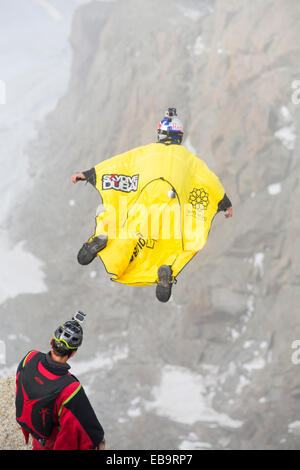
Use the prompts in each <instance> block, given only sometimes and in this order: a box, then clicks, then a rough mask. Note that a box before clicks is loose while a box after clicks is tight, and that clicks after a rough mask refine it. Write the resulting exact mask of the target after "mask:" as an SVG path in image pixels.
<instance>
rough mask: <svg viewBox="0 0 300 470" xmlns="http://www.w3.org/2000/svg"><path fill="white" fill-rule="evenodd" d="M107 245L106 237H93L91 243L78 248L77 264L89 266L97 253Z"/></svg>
mask: <svg viewBox="0 0 300 470" xmlns="http://www.w3.org/2000/svg"><path fill="white" fill-rule="evenodd" d="M106 245H107V236H106V235H99V237H94V238H93V240H92V241H90V242H88V243H84V244H83V245H82V247H81V248H80V250H79V252H78V255H77V260H78V263H79V264H83V265H86V264H90V263H91V262H92V261H93V259H95V258H96V256H97V253H99V251H101V250H103V248H105V247H106Z"/></svg>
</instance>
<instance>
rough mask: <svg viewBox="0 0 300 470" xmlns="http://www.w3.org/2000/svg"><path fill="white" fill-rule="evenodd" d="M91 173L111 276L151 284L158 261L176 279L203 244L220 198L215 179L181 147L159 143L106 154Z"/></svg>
mask: <svg viewBox="0 0 300 470" xmlns="http://www.w3.org/2000/svg"><path fill="white" fill-rule="evenodd" d="M95 172H96V189H97V190H98V191H99V193H100V194H101V196H102V199H103V206H104V208H105V211H103V212H101V213H100V214H99V215H98V216H97V217H96V229H95V234H94V236H98V235H100V234H106V235H107V236H108V243H107V246H106V248H105V249H104V250H102V251H100V252H99V253H98V256H99V258H101V260H102V261H103V263H104V265H105V268H106V270H107V272H108V273H110V274H112V278H111V279H112V280H114V281H117V282H120V283H123V284H128V285H149V284H154V283H156V282H157V281H158V276H157V270H158V268H159V266H161V265H163V264H166V265H170V266H172V270H173V276H174V278H176V276H177V275H178V273H179V272H180V271H181V270H182V268H183V267H184V266H185V265H186V264H187V263H188V261H189V260H190V259H191V258H192V257H193V256H194V255H195V254H196V253H197V252H198V251H199V250H201V249H202V248H203V247H204V245H205V243H206V239H207V236H208V233H209V230H210V226H211V223H212V220H213V218H214V216H215V214H216V212H217V209H218V203H219V202H220V201H221V200H222V199H223V197H224V195H225V191H224V189H223V187H222V185H221V183H220V181H219V179H218V178H217V176H216V175H215V174H214V173H213V172H212V171H210V170H209V169H208V167H207V166H206V164H205V163H204V162H203V161H202V160H200V159H199V158H197V157H196V156H195V155H194V154H193V153H191V152H189V151H188V150H187V149H186V148H185V147H183V146H182V145H165V144H162V143H153V144H150V145H146V146H143V147H139V148H136V149H133V150H130V151H129V152H126V153H123V154H120V155H117V156H115V157H112V158H109V159H108V160H105V161H103V162H101V163H99V164H98V165H96V166H95ZM94 236H93V237H94ZM93 237H92V238H93Z"/></svg>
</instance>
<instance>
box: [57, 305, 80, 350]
mask: <svg viewBox="0 0 300 470" xmlns="http://www.w3.org/2000/svg"><path fill="white" fill-rule="evenodd" d="M84 317H85V315H84V313H82V312H77V313H76V314H75V315H74V317H73V318H72V320H69V321H66V322H65V323H63V324H62V325H59V326H58V327H57V328H56V330H55V332H54V341H55V346H56V347H57V348H58V349H59V350H61V351H62V352H64V351H66V352H67V351H70V350H75V349H77V348H79V346H81V344H82V340H83V329H82V326H81V324H80V323H82V322H83V319H84ZM81 318H82V320H81Z"/></svg>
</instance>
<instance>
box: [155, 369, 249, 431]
mask: <svg viewBox="0 0 300 470" xmlns="http://www.w3.org/2000/svg"><path fill="white" fill-rule="evenodd" d="M152 393H153V396H154V400H153V402H147V403H146V409H147V410H148V411H151V410H153V411H155V412H156V413H157V414H158V415H159V416H165V417H167V418H169V419H171V420H173V421H176V422H179V423H184V424H189V425H191V424H194V423H196V422H198V421H202V422H211V423H217V424H218V425H219V426H224V427H229V428H239V427H240V426H242V424H243V423H242V422H241V421H238V420H234V419H231V418H230V417H229V416H227V415H226V414H224V413H218V412H217V411H216V410H214V409H213V407H212V399H213V396H214V393H209V390H208V387H207V383H206V382H205V378H204V377H203V376H201V375H198V374H196V373H194V372H192V371H191V370H189V369H186V368H184V367H179V366H177V367H176V366H171V365H167V366H165V367H164V368H163V370H162V376H161V382H160V384H159V386H157V387H154V388H153V390H152Z"/></svg>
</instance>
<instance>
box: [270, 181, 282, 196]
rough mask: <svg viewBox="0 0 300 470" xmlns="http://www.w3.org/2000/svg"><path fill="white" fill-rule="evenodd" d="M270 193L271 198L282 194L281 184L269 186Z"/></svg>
mask: <svg viewBox="0 0 300 470" xmlns="http://www.w3.org/2000/svg"><path fill="white" fill-rule="evenodd" d="M268 193H269V194H270V195H271V196H276V194H279V193H281V183H275V184H270V185H269V186H268Z"/></svg>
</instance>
